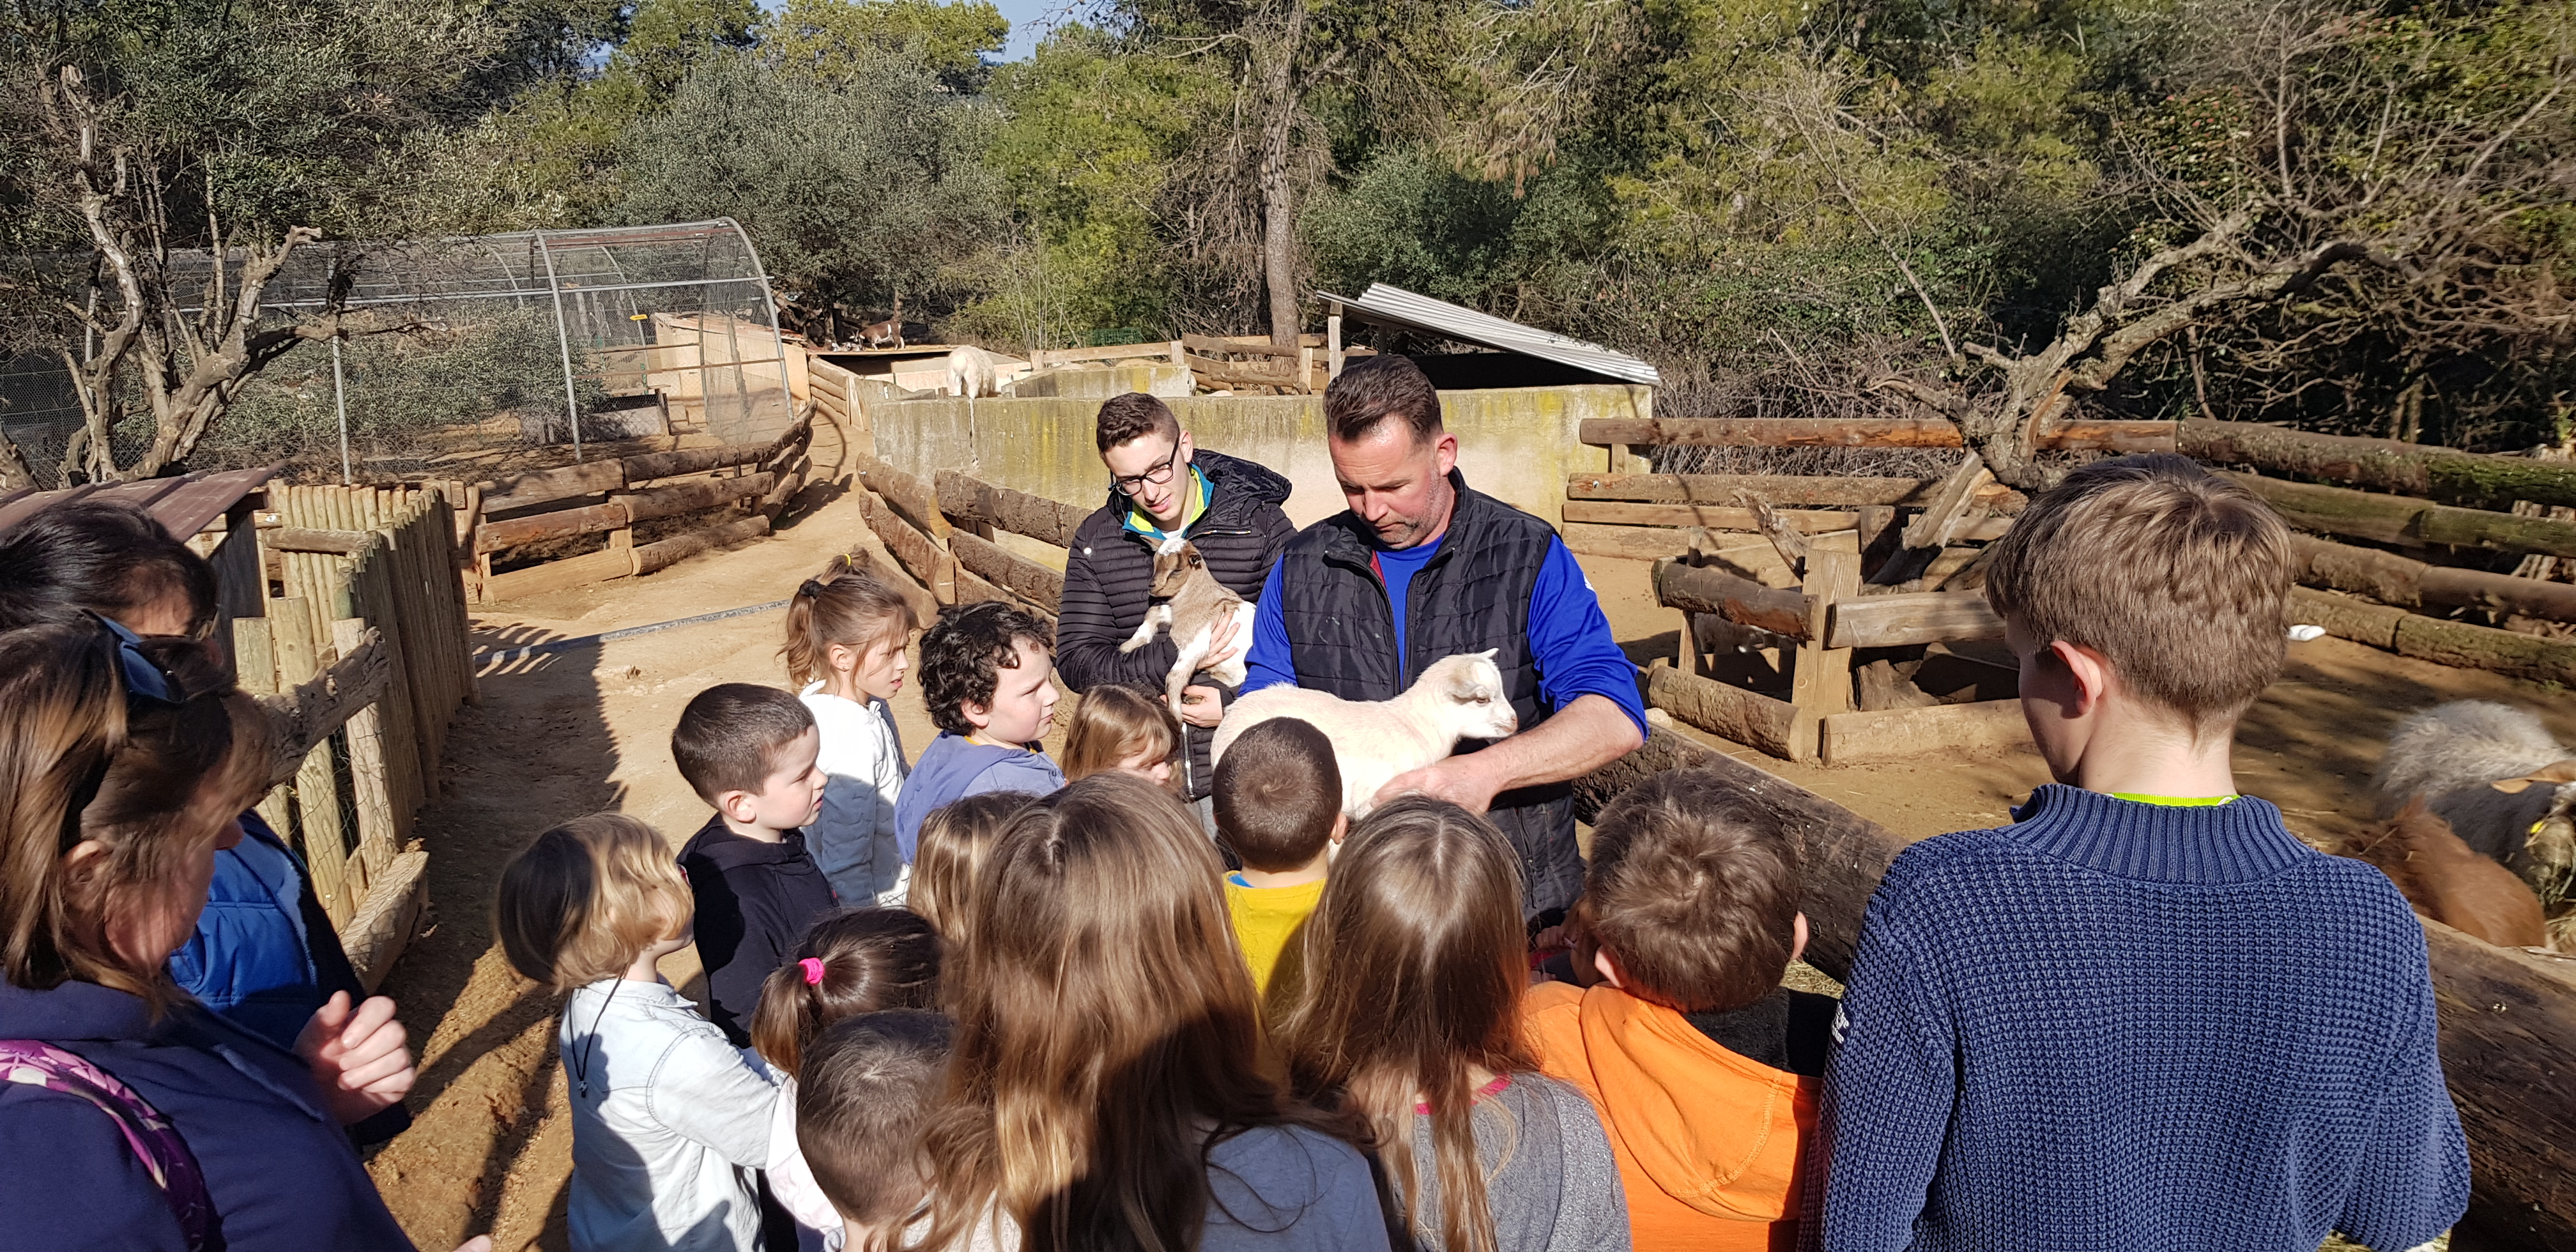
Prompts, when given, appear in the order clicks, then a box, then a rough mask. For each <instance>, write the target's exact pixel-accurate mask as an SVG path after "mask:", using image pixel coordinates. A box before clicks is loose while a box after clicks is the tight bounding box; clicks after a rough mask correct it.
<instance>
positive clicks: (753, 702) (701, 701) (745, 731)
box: [671, 683, 814, 804]
mask: <svg viewBox="0 0 2576 1252" xmlns="http://www.w3.org/2000/svg"><path fill="white" fill-rule="evenodd" d="M812 729H814V713H813V710H811V709H808V708H806V707H805V702H804V701H802V700H799V699H797V698H796V697H794V696H791V695H789V694H787V693H786V692H784V691H780V690H779V689H778V688H776V687H763V686H760V685H759V684H757V683H718V684H716V685H715V686H712V687H709V688H707V689H706V690H704V691H701V692H699V693H698V695H697V698H696V699H694V700H691V701H689V707H687V708H685V709H682V710H680V724H679V726H677V727H676V728H674V729H673V730H672V731H671V759H672V760H674V761H676V762H678V763H679V766H680V777H682V778H685V779H688V780H689V785H690V786H692V787H695V788H697V792H698V798H699V799H701V800H704V801H706V802H707V803H709V804H713V803H715V802H716V797H717V796H720V795H723V794H724V793H726V792H728V791H750V792H758V791H759V790H760V789H761V788H762V787H763V786H764V785H766V784H767V783H768V782H769V775H770V773H771V772H772V771H773V770H775V769H776V768H777V765H778V754H779V753H780V752H781V751H783V750H785V749H786V747H787V745H788V744H791V743H794V742H796V737H797V736H799V735H802V734H804V733H805V732H806V731H809V730H812Z"/></svg>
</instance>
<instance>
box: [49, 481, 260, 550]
mask: <svg viewBox="0 0 2576 1252" xmlns="http://www.w3.org/2000/svg"><path fill="white" fill-rule="evenodd" d="M279 468H280V467H279V466H276V465H270V466H265V467H262V468H259V469H238V470H201V471H199V472H197V473H194V474H182V475H180V476H179V477H177V478H146V479H143V480H142V481H140V482H130V483H107V484H90V485H88V486H81V487H72V488H68V489H65V490H62V491H21V492H18V493H16V494H5V493H0V531H6V530H8V529H9V528H10V527H12V526H15V525H17V524H18V523H20V522H23V521H25V520H27V519H28V518H31V517H34V516H35V515H37V514H38V513H42V512H44V511H45V510H47V509H50V508H52V507H54V506H55V505H57V504H69V503H71V502H72V501H74V500H114V501H116V502H117V503H119V504H131V505H135V506H137V507H139V508H141V509H142V510H143V511H144V512H146V513H149V514H151V515H152V520H154V521H156V522H159V523H161V529H163V530H166V531H169V532H170V533H171V535H173V536H174V537H177V538H180V539H185V538H187V537H188V536H190V535H193V534H196V533H197V532H198V531H201V530H204V529H205V528H206V527H207V525H208V524H210V523H212V522H213V521H214V520H215V519H216V518H218V517H222V516H223V515H224V513H225V512H226V511H227V510H229V509H231V508H232V506H233V502H234V501H236V500H239V499H241V498H242V497H243V496H246V495H249V494H250V493H252V492H254V491H257V490H259V489H260V487H261V486H262V485H263V484H265V483H267V482H268V480H269V478H270V477H272V476H273V475H275V474H276V473H277V471H278V469H279Z"/></svg>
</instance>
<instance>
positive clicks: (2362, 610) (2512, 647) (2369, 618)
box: [2290, 587, 2576, 685]
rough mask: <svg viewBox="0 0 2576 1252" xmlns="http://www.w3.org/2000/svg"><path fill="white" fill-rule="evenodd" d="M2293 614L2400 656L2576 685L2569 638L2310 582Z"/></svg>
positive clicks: (2293, 600) (2294, 595)
mask: <svg viewBox="0 0 2576 1252" xmlns="http://www.w3.org/2000/svg"><path fill="white" fill-rule="evenodd" d="M2290 616H2291V620H2293V621H2297V622H2305V623H2308V624H2311V625H2316V626H2322V627H2324V628H2325V631H2326V633H2327V634H2330V635H2333V636H2334V637H2336V638H2338V639H2349V640H2352V641H2353V642H2355V643H2366V644H2369V645H2370V646H2372V647H2374V648H2378V649H2380V650H2381V651H2383V652H2394V653H2396V654H2397V655H2399V656H2410V657H2414V658H2415V659H2417V660H2422V661H2432V662H2435V663H2437V664H2442V665H2449V666H2454V667H2457V668H2460V669H2485V670H2494V671H2496V672H2498V673H2503V674H2511V675H2514V676H2515V677H2518V678H2529V679H2533V680H2535V681H2538V682H2554V683H2561V684H2570V685H2576V643H2569V642H2566V641H2564V640H2559V639H2544V638H2541V637H2540V636H2537V635H2526V634H2522V633H2519V632H2517V631H2510V630H2497V629H2495V628H2493V627H2490V626H2473V625H2470V624H2469V623H2467V622H2454V621H2447V620H2445V619H2442V618H2438V617H2427V616H2425V615H2423V614H2421V613H2410V612H2408V611H2406V610H2405V609H2399V608H2391V607H2389V606H2387V605H2384V604H2371V603H2368V602H2366V601H2361V600H2354V599H2349V598H2346V597H2343V596H2336V595H2330V594H2327V593H2325V592H2321V591H2311V590H2308V589H2307V588H2305V587H2297V588H2292V589H2291V592H2290Z"/></svg>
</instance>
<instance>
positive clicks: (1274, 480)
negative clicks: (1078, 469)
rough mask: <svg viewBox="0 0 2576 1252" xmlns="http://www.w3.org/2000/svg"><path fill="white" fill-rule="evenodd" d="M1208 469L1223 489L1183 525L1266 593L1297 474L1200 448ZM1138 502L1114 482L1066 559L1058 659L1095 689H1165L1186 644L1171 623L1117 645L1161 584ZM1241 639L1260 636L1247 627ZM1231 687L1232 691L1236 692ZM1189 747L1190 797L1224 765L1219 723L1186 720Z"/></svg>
mask: <svg viewBox="0 0 2576 1252" xmlns="http://www.w3.org/2000/svg"><path fill="white" fill-rule="evenodd" d="M1192 463H1193V464H1195V465H1197V466H1198V468H1199V470H1200V471H1201V472H1202V473H1204V474H1206V475H1207V478H1208V484H1209V486H1210V487H1211V489H1212V490H1213V491H1214V493H1215V498H1214V499H1213V500H1212V501H1211V502H1210V503H1209V505H1208V510H1207V512H1205V513H1202V514H1200V515H1199V519H1198V520H1197V521H1196V522H1193V523H1191V524H1190V526H1189V528H1188V529H1187V530H1185V531H1184V532H1182V533H1183V534H1185V535H1187V536H1188V537H1189V540H1190V542H1191V543H1193V544H1196V545H1198V550H1199V555H1201V556H1203V557H1205V558H1207V563H1208V572H1210V573H1212V574H1215V575H1216V580H1217V581H1218V582H1220V583H1223V584H1225V586H1226V587H1227V588H1228V589H1229V590H1231V591H1233V592H1234V593H1235V594H1236V595H1239V596H1242V597H1243V598H1244V599H1246V600H1250V599H1254V598H1257V597H1258V596H1260V594H1261V584H1262V583H1263V582H1264V581H1265V580H1267V579H1268V578H1269V577H1270V563H1271V562H1272V561H1274V560H1276V559H1278V556H1279V550H1280V549H1281V548H1283V547H1286V546H1287V544H1288V540H1289V538H1290V537H1291V536H1293V535H1295V534H1296V533H1297V531H1296V527H1293V526H1291V525H1289V524H1288V515H1287V514H1285V513H1282V512H1280V511H1279V506H1280V504H1281V503H1283V502H1284V501H1286V500H1287V499H1288V480H1287V479H1285V478H1282V477H1280V476H1279V475H1277V474H1274V473H1272V472H1270V471H1269V470H1267V469H1264V468H1262V467H1261V466H1258V465H1255V464H1253V463H1252V462H1250V461H1243V460H1237V459H1236V458H1234V457H1230V456H1226V455H1224V454H1222V453H1217V452H1208V451H1205V450H1202V451H1200V452H1199V453H1198V454H1197V456H1196V457H1195V458H1194V459H1193V461H1192ZM1132 508H1133V506H1132V505H1131V504H1129V503H1128V500H1127V497H1126V496H1124V495H1122V494H1120V493H1119V491H1118V489H1117V488H1115V487H1112V488H1110V490H1109V502H1108V503H1107V504H1106V505H1103V506H1102V507H1101V508H1100V509H1098V510H1097V511H1095V512H1093V513H1092V515H1091V516H1089V517H1087V518H1084V519H1083V521H1082V525H1081V527H1080V528H1078V529H1076V530H1075V531H1074V534H1073V549H1072V550H1071V551H1070V552H1068V553H1066V555H1065V563H1064V599H1063V601H1062V602H1061V603H1060V604H1059V605H1058V611H1057V614H1056V627H1055V663H1056V670H1057V672H1058V673H1061V674H1062V675H1064V685H1065V686H1067V687H1070V688H1072V689H1073V690H1075V691H1088V690H1090V689H1091V688H1093V687H1095V686H1099V685H1102V684H1105V683H1115V684H1118V685H1120V686H1125V687H1134V688H1136V689H1138V690H1140V691H1147V692H1151V693H1153V694H1155V695H1158V696H1159V695H1161V694H1162V691H1163V680H1164V678H1165V676H1166V675H1168V674H1170V673H1171V671H1172V665H1173V663H1174V662H1176V661H1178V660H1179V659H1180V655H1181V650H1180V647H1179V646H1178V645H1176V644H1174V643H1173V642H1172V637H1171V635H1170V634H1169V633H1165V634H1163V635H1162V636H1160V637H1158V638H1156V639H1155V640H1154V642H1152V643H1150V644H1147V645H1146V646H1144V647H1142V648H1138V649H1137V650H1135V651H1133V652H1128V653H1124V654H1122V653H1120V652H1119V651H1118V645H1120V644H1122V643H1125V642H1127V639H1128V636H1130V635H1133V634H1135V633H1136V627H1137V625H1138V624H1139V623H1142V622H1143V621H1144V620H1145V610H1146V608H1147V607H1148V606H1149V605H1150V604H1151V602H1152V592H1153V589H1154V547H1153V544H1152V543H1151V542H1150V541H1148V540H1147V539H1146V538H1145V536H1143V535H1140V534H1137V533H1136V532H1134V531H1131V530H1128V529H1127V528H1126V520H1127V514H1128V513H1129V511H1130V510H1131V509H1132ZM1235 643H1236V644H1237V645H1238V646H1241V647H1245V648H1249V647H1251V646H1252V640H1251V639H1250V638H1248V637H1242V636H1238V637H1237V638H1236V640H1235ZM1230 694H1231V693H1229V695H1230ZM1183 729H1185V730H1187V731H1188V732H1189V740H1190V750H1189V752H1188V754H1187V755H1186V756H1185V757H1184V764H1185V766H1186V770H1185V773H1184V777H1183V779H1182V781H1183V782H1184V783H1185V784H1186V785H1187V788H1188V791H1189V795H1190V798H1192V799H1199V798H1201V797H1204V796H1206V795H1207V794H1208V788H1209V786H1210V785H1211V784H1212V783H1213V781H1214V778H1215V771H1214V770H1213V769H1211V768H1210V767H1209V765H1208V744H1209V742H1210V741H1211V740H1212V739H1214V738H1215V735H1216V732H1214V731H1212V730H1205V729H1201V728H1200V727H1196V726H1184V727H1183Z"/></svg>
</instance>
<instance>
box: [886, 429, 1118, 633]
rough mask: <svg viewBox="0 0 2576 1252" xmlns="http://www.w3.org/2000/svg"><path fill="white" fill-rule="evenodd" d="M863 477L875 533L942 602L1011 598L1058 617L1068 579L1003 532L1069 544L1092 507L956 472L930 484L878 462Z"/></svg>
mask: <svg viewBox="0 0 2576 1252" xmlns="http://www.w3.org/2000/svg"><path fill="white" fill-rule="evenodd" d="M860 480H861V482H862V483H863V484H864V485H865V486H866V487H867V489H868V491H867V494H866V495H865V497H864V498H863V499H862V500H861V508H862V509H863V510H864V514H865V516H866V518H867V523H868V529H869V530H871V531H873V532H875V534H876V536H877V538H878V539H879V540H881V541H882V542H884V544H885V545H886V550H887V551H888V552H890V553H892V554H893V555H894V559H895V563H896V564H897V565H900V566H901V567H902V568H903V569H904V571H905V572H906V573H909V574H911V575H912V577H913V579H914V580H915V581H917V582H919V583H920V584H921V585H922V586H923V587H924V588H926V589H927V590H928V591H929V592H930V594H931V595H932V597H933V598H935V599H936V600H937V602H938V603H940V604H960V603H973V602H975V601H978V600H1005V601H1009V602H1011V603H1014V604H1020V605H1024V606H1027V607H1029V608H1033V609H1036V610H1037V611H1039V612H1042V613H1045V614H1046V615H1047V616H1049V617H1053V616H1055V614H1056V612H1057V610H1058V608H1059V606H1060V605H1061V604H1062V603H1063V600H1064V575H1063V574H1062V573H1060V572H1058V571H1056V570H1054V569H1050V568H1048V567H1047V566H1046V565H1045V564H1044V563H1042V562H1039V561H1036V560H1032V559H1030V558H1029V557H1026V556H1023V555H1021V554H1020V553H1017V552H1014V551H1012V550H1011V549H1009V548H1007V547H1005V546H1003V545H1002V544H1001V543H999V542H997V540H996V533H997V532H1001V531H1008V532H1010V533H1012V534H1015V535H1020V536H1023V537H1025V538H1029V539H1035V540H1037V541H1039V542H1041V543H1044V544H1048V545H1050V546H1052V547H1057V548H1064V547H1069V546H1071V544H1072V542H1073V534H1074V530H1075V528H1076V527H1078V526H1080V525H1081V524H1082V519H1083V518H1085V517H1087V516H1089V515H1090V512H1091V510H1089V509H1087V508H1084V507H1082V506H1080V505H1074V504H1067V503H1064V502H1063V501H1060V500H1050V499H1047V498H1046V497H1044V496H1036V495H1031V494H1029V493H1027V492H1025V491H1014V490H1012V489H1010V488H1008V487H997V486H995V485H993V484H991V483H987V482H983V481H981V480H979V479H974V478H969V477H967V476H966V475H964V474H961V473H958V472H957V471H955V470H941V471H939V473H938V474H937V475H936V476H935V477H934V478H933V479H932V480H931V481H928V482H925V481H923V480H922V479H921V478H920V477H919V476H917V475H914V474H909V473H906V472H904V471H902V470H899V469H896V468H895V467H893V466H891V465H888V464H886V463H885V462H883V461H877V460H873V459H870V460H863V461H862V462H860ZM925 523H927V524H925Z"/></svg>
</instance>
